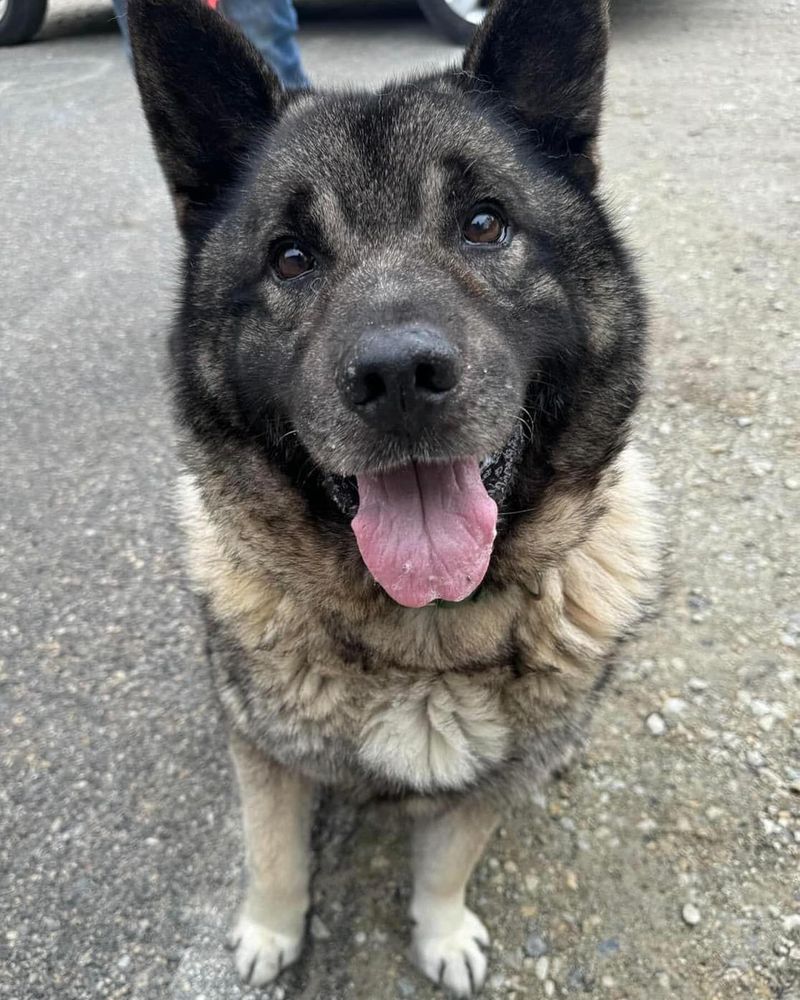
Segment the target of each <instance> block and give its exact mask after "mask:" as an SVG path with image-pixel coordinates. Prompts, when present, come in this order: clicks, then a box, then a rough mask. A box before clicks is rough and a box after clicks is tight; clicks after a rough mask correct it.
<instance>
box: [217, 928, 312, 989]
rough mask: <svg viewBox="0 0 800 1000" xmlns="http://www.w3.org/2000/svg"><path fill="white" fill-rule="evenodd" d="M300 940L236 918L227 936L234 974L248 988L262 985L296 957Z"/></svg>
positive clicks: (299, 949) (299, 948)
mask: <svg viewBox="0 0 800 1000" xmlns="http://www.w3.org/2000/svg"><path fill="white" fill-rule="evenodd" d="M302 946H303V939H302V938H301V937H290V936H289V935H288V934H281V933H279V932H277V931H273V930H270V929H269V927H265V926H264V925H263V924H257V923H256V922H255V921H253V920H251V919H250V918H249V917H244V916H242V917H240V918H239V920H238V921H237V923H236V926H235V927H234V929H233V930H232V931H231V933H230V935H229V937H228V947H229V948H230V949H231V951H233V957H234V961H235V963H236V971H237V972H238V973H239V976H240V977H241V979H242V982H244V983H246V984H247V985H248V986H266V984H267V983H271V982H272V980H273V979H275V978H276V977H277V976H279V975H280V974H281V972H282V971H283V970H284V969H285V968H286V966H287V965H291V964H292V962H294V961H296V959H297V958H298V956H299V955H300V951H301V949H302Z"/></svg>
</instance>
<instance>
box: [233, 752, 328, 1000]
mask: <svg viewBox="0 0 800 1000" xmlns="http://www.w3.org/2000/svg"><path fill="white" fill-rule="evenodd" d="M231 753H232V754H233V761H234V764H235V765H236V774H237V777H238V779H239V790H240V793H241V799H242V818H243V822H244V839H245V850H246V854H247V877H248V882H247V894H246V896H245V899H244V903H243V904H242V909H241V911H240V913H239V917H238V920H237V921H236V925H235V926H234V928H233V931H232V932H231V935H230V946H231V948H232V949H233V950H234V952H235V956H236V968H237V969H238V971H239V975H240V976H241V977H242V979H243V980H244V981H245V982H246V983H249V984H252V985H254V986H263V985H264V984H265V983H268V982H270V981H271V980H273V979H274V978H275V977H276V976H277V975H278V974H279V973H280V971H281V970H282V969H283V968H285V967H286V966H287V965H289V964H290V963H292V962H294V961H295V959H296V958H297V957H298V956H299V954H300V951H301V949H302V946H303V932H304V929H305V916H306V910H307V909H308V903H309V895H308V881H309V860H310V859H309V850H310V848H309V841H310V834H311V813H312V804H313V787H312V785H311V783H310V782H308V781H307V780H306V779H305V778H302V777H300V776H299V775H297V774H294V773H293V772H291V771H289V770H287V769H286V768H285V767H283V766H282V765H280V764H277V763H276V762H275V761H271V760H268V759H267V758H266V757H264V756H263V755H262V754H261V753H259V751H258V750H256V748H255V747H254V746H253V745H252V744H250V743H248V742H247V741H245V740H244V739H242V738H241V737H239V736H237V735H233V736H232V737H231Z"/></svg>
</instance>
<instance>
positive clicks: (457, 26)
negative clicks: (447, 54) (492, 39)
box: [419, 0, 487, 45]
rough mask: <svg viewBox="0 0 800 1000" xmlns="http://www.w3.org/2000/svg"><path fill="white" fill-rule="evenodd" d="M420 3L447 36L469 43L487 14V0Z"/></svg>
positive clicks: (426, 0) (439, 30)
mask: <svg viewBox="0 0 800 1000" xmlns="http://www.w3.org/2000/svg"><path fill="white" fill-rule="evenodd" d="M419 5H420V8H421V9H422V12H423V14H424V15H425V17H427V19H428V20H429V21H430V23H431V24H432V25H433V26H434V28H436V30H437V31H438V32H440V33H441V34H442V35H444V36H445V38H449V39H450V41H451V42H457V43H458V44H459V45H468V44H469V43H470V42H471V41H472V36H473V34H474V33H475V29H476V28H477V26H478V25H479V24H480V23H481V21H482V20H483V18H484V15H485V14H486V7H487V0H419Z"/></svg>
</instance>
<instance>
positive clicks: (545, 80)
mask: <svg viewBox="0 0 800 1000" xmlns="http://www.w3.org/2000/svg"><path fill="white" fill-rule="evenodd" d="M607 49H608V0H495V2H494V4H493V5H492V7H491V8H490V10H489V13H488V14H487V16H486V18H485V20H484V22H483V24H482V25H481V27H480V29H479V30H478V32H477V34H476V36H475V38H474V40H473V42H472V45H471V46H470V48H469V49H468V51H467V54H466V56H465V57H464V69H465V70H466V72H468V73H469V74H470V75H471V76H473V77H475V78H477V80H478V81H479V86H482V87H483V88H487V89H490V90H491V92H493V93H495V94H496V95H498V96H499V98H500V99H501V100H502V101H504V102H505V103H506V104H507V105H510V107H511V108H512V109H513V111H514V113H515V115H516V116H517V118H518V119H519V120H520V121H521V123H522V124H523V125H524V127H525V128H527V129H529V130H530V133H531V139H532V141H533V142H534V143H536V145H537V148H539V149H540V150H541V151H542V152H543V153H544V154H545V155H546V156H548V157H552V158H554V162H556V163H558V164H559V165H562V166H563V167H564V168H565V169H566V170H567V171H568V172H569V173H570V174H571V175H572V176H573V177H574V178H575V180H576V181H577V182H578V183H579V184H581V185H582V186H584V187H585V188H587V189H589V188H591V187H592V186H593V185H594V182H595V179H596V175H597V161H596V154H595V145H596V139H597V132H598V126H599V120H600V106H601V104H602V97H603V77H604V73H605V61H606V51H607Z"/></svg>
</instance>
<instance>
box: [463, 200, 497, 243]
mask: <svg viewBox="0 0 800 1000" xmlns="http://www.w3.org/2000/svg"><path fill="white" fill-rule="evenodd" d="M462 232H463V234H464V239H465V240H466V241H467V243H502V242H503V241H504V240H505V238H506V235H507V233H508V225H507V224H506V220H505V219H504V218H503V217H502V215H500V213H499V212H498V210H497V209H496V208H493V207H491V206H487V205H480V206H478V208H473V209H472V210H471V211H470V212H469V214H468V215H467V218H466V221H465V222H464V226H463V229H462Z"/></svg>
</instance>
